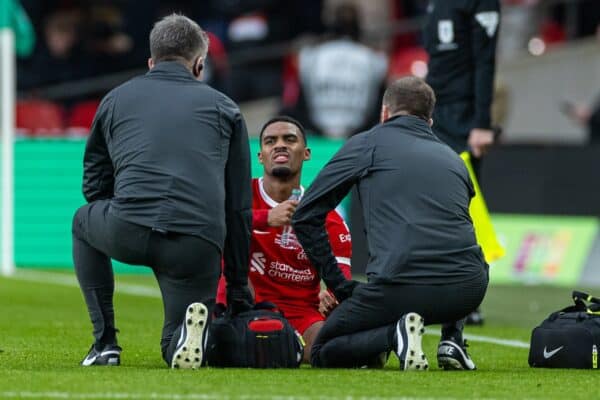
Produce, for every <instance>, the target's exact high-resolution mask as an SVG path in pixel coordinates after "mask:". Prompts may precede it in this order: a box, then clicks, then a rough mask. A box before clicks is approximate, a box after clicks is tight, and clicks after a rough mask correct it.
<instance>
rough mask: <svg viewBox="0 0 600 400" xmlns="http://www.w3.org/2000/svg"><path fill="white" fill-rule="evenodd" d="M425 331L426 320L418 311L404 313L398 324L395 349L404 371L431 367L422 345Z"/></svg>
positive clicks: (422, 369)
mask: <svg viewBox="0 0 600 400" xmlns="http://www.w3.org/2000/svg"><path fill="white" fill-rule="evenodd" d="M423 333H425V327H424V320H423V318H422V317H421V316H420V315H419V314H417V313H408V314H406V315H404V316H403V317H402V318H400V320H399V321H398V323H397V324H396V333H395V336H394V337H395V339H396V348H395V349H394V351H395V352H396V355H397V356H398V360H399V361H400V369H401V370H404V371H408V370H414V371H425V370H427V369H428V368H429V363H428V362H427V357H425V353H423V348H422V347H421V338H422V337H423Z"/></svg>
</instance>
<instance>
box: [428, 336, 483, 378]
mask: <svg viewBox="0 0 600 400" xmlns="http://www.w3.org/2000/svg"><path fill="white" fill-rule="evenodd" d="M437 359H438V366H439V367H440V368H442V369H445V370H467V371H473V370H475V369H476V367H475V363H474V362H473V360H471V357H469V355H468V354H467V341H466V340H464V341H463V344H462V346H461V345H460V344H459V343H458V341H457V340H455V339H454V338H453V337H450V338H448V339H445V340H442V341H441V342H440V344H439V345H438V351H437Z"/></svg>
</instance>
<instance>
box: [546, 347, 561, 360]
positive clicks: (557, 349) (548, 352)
mask: <svg viewBox="0 0 600 400" xmlns="http://www.w3.org/2000/svg"><path fill="white" fill-rule="evenodd" d="M563 347H565V346H560V347H558V348H556V349H554V350H551V351H548V350H546V347H545V346H544V358H545V359H549V358H550V357H552V356H553V355H555V354H556V353H558V352H559V351H561V350H562V348H563Z"/></svg>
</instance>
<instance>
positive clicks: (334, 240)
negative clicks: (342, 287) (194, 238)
mask: <svg viewBox="0 0 600 400" xmlns="http://www.w3.org/2000/svg"><path fill="white" fill-rule="evenodd" d="M252 192H253V199H252V213H253V218H252V241H251V246H250V272H249V275H248V276H249V279H250V282H251V283H252V286H253V287H254V292H255V301H256V302H261V301H270V302H272V303H275V304H276V305H277V306H278V307H279V308H281V309H282V310H283V311H284V313H285V309H286V308H288V307H290V308H293V309H295V310H297V309H298V308H309V309H313V310H314V309H318V306H319V298H318V294H319V292H320V290H321V282H320V279H319V278H318V277H317V273H316V270H315V269H314V268H313V266H312V265H311V263H310V261H309V260H308V257H307V256H306V253H304V250H303V249H302V246H300V244H299V243H298V240H297V238H296V235H295V233H294V231H293V229H292V228H291V226H284V227H278V228H273V227H269V226H268V225H267V214H268V211H269V210H270V209H271V208H273V207H275V206H277V205H278V204H279V203H277V202H276V201H275V200H273V199H272V198H271V197H269V195H268V194H267V193H266V192H265V190H264V188H263V184H262V178H260V179H253V181H252ZM325 227H326V229H327V232H328V234H329V241H330V243H331V248H332V251H333V254H334V255H335V257H336V259H337V262H338V265H339V267H340V270H341V271H342V273H343V274H344V276H346V278H348V279H350V278H351V271H350V259H351V257H352V241H351V238H350V232H349V230H348V227H347V226H346V223H345V222H344V220H343V218H342V217H341V216H340V215H339V214H338V212H337V211H331V212H330V213H329V214H328V215H327V218H326V220H325ZM217 302H221V303H225V280H224V279H223V278H222V279H221V281H220V282H219V293H218V295H217Z"/></svg>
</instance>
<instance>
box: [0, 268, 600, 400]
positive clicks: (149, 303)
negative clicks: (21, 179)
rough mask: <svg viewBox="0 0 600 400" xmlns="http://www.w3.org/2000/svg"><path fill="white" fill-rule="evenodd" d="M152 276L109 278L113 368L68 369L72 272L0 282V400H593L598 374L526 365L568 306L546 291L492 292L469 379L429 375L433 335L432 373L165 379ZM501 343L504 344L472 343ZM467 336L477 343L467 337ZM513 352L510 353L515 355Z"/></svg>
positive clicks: (76, 333) (74, 347)
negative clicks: (533, 344)
mask: <svg viewBox="0 0 600 400" xmlns="http://www.w3.org/2000/svg"><path fill="white" fill-rule="evenodd" d="M157 293H158V292H157V289H156V285H155V284H154V281H153V278H152V277H151V276H147V275H129V276H118V277H117V294H116V296H115V307H116V312H117V326H118V327H119V329H120V330H121V334H120V336H119V340H120V344H121V345H122V347H123V349H124V351H123V354H122V365H121V366H120V367H108V368H98V367H95V368H94V367H92V368H83V367H80V366H79V365H78V363H79V361H81V359H82V358H83V357H84V355H85V354H86V352H87V350H88V348H89V346H90V344H91V342H92V337H91V328H90V324H89V322H88V317H87V313H86V311H85V306H84V303H83V299H82V296H81V293H80V292H79V289H78V287H77V286H76V284H75V281H74V278H73V276H72V274H69V273H64V274H58V273H56V272H53V273H50V274H49V275H47V276H46V275H45V273H43V272H34V273H29V274H26V275H23V274H19V275H18V276H17V278H0V399H13V398H26V399H168V400H170V399H181V400H192V399H198V400H210V399H246V400H255V399H256V400H258V399H276V400H292V399H302V400H304V399H306V400H308V399H339V400H354V399H594V398H598V397H599V395H598V394H597V393H598V390H597V389H596V387H595V379H596V378H597V375H598V372H597V371H579V370H541V369H532V368H529V367H528V365H527V352H528V350H527V348H523V347H518V346H519V344H520V343H521V344H522V343H527V342H528V341H529V335H530V333H531V329H532V327H533V326H535V325H536V324H537V323H539V322H540V321H541V320H542V319H543V318H545V317H546V316H547V314H548V313H550V312H551V311H554V310H556V309H559V308H561V307H564V306H566V305H568V303H569V301H570V292H569V291H568V290H566V289H558V288H551V287H498V286H496V287H491V288H490V290H489V291H488V295H487V297H486V300H485V302H484V305H483V310H484V312H485V315H486V317H487V321H486V325H485V326H484V327H480V328H471V327H468V328H467V334H471V335H475V337H474V340H472V341H471V347H470V348H469V351H470V353H471V356H472V358H473V359H474V361H475V362H476V364H477V366H478V370H477V371H474V372H449V371H441V370H438V369H437V364H436V360H435V350H436V346H437V341H438V336H437V333H438V332H439V329H438V328H437V327H429V329H428V334H427V335H426V336H425V339H424V347H425V352H426V354H427V355H428V358H429V362H430V366H431V370H430V371H427V372H420V373H417V372H414V373H403V372H400V371H399V370H398V361H397V359H396V358H395V357H394V356H393V355H392V357H391V358H390V361H389V362H388V364H387V366H386V368H385V369H384V370H340V369H333V370H319V369H311V368H310V367H302V368H301V369H300V370H245V369H214V368H205V369H201V370H197V371H180V370H169V369H167V368H166V367H165V365H164V364H163V361H162V359H161V357H160V350H159V339H160V328H161V325H162V306H161V302H160V299H159V298H158V297H156V296H157ZM482 338H483V340H487V339H490V338H491V339H492V340H495V339H505V340H511V341H512V342H510V343H509V344H511V345H510V346H509V345H506V344H497V343H489V342H482V341H481V339H482ZM475 339H478V340H475ZM514 346H517V347H514Z"/></svg>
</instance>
